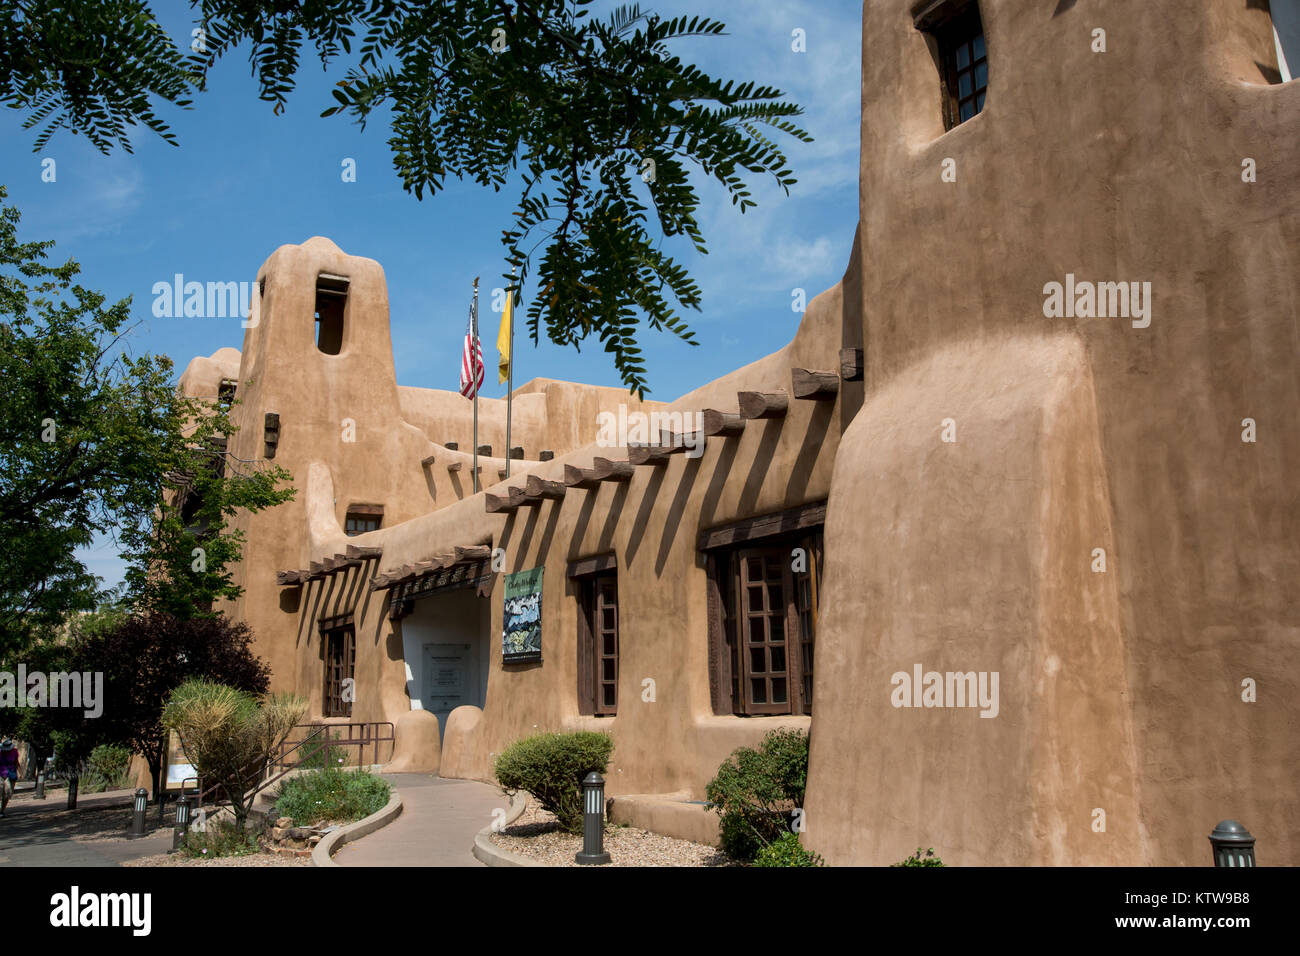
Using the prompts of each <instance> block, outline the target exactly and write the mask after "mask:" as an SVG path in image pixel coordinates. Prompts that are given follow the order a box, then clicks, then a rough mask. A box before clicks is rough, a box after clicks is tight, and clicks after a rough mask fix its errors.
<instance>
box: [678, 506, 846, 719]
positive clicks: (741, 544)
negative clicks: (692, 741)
mask: <svg viewBox="0 0 1300 956" xmlns="http://www.w3.org/2000/svg"><path fill="white" fill-rule="evenodd" d="M825 516H826V504H825V502H819V503H816V504H811V505H803V506H800V507H798V508H792V509H790V510H788V511H784V512H779V513H777V514H772V515H762V516H759V517H756V518H749V519H746V520H744V521H740V522H735V523H733V524H730V525H726V526H723V527H721V528H714V529H711V530H709V531H706V532H704V533H703V534H701V536H700V547H701V549H702V550H704V552H705V554H704V557H705V571H706V578H707V582H708V618H709V645H708V650H709V693H710V698H711V702H712V705H713V712H714V713H715V714H735V715H738V716H777V715H780V716H787V715H800V714H803V715H811V713H812V687H811V685H812V675H813V668H814V665H815V649H816V627H817V608H818V602H819V593H818V589H819V587H820V582H821V577H822V553H823V548H822V528H823V526H824V523H825ZM795 548H803V549H804V550H805V552H806V554H807V556H808V567H807V570H806V571H804V572H795V571H794V570H793V568H792V567H791V561H790V553H791V552H792V551H793V550H794V549H795ZM760 555H761V557H762V559H763V561H764V568H765V569H766V568H767V564H766V562H767V560H768V559H769V558H776V559H777V560H778V561H779V566H780V568H781V569H782V570H781V579H780V587H781V590H782V603H783V605H784V606H783V609H782V610H783V613H782V615H781V617H780V620H781V621H782V625H781V628H782V630H783V642H782V643H783V645H784V646H783V650H784V656H785V662H784V664H785V666H784V670H776V669H770V670H764V671H762V672H761V674H760V673H759V672H756V671H754V669H753V663H754V660H753V652H754V651H755V650H758V649H759V648H760V647H761V649H762V651H763V654H764V662H765V665H766V666H768V667H770V665H771V662H772V657H771V651H772V649H773V648H774V647H775V646H776V645H775V643H774V642H773V641H771V640H770V638H768V639H765V640H764V641H762V642H759V644H757V645H756V644H755V642H754V641H753V640H752V636H753V626H754V625H753V623H752V622H753V621H754V620H755V619H756V618H760V617H767V618H771V617H772V610H773V609H772V608H770V607H767V606H766V603H767V601H768V599H769V597H770V590H769V585H771V584H773V583H775V582H774V581H766V582H765V583H764V584H763V585H762V587H763V592H762V593H763V601H764V607H763V608H761V609H755V608H753V607H752V606H751V605H750V603H749V601H750V595H751V594H752V592H750V591H749V590H748V588H749V587H751V586H756V587H757V586H758V585H753V584H752V582H750V581H749V580H748V573H749V567H748V563H747V560H746V559H747V558H750V557H759V556H760ZM765 634H768V635H770V625H768V626H767V627H766V629H765ZM760 676H761V678H762V679H763V680H765V681H767V684H766V693H765V694H764V695H763V696H764V698H765V699H764V700H763V701H761V702H759V701H755V700H754V699H753V698H754V696H755V695H754V694H753V683H752V682H753V680H755V679H756V677H760ZM774 679H784V680H785V682H786V684H785V698H786V699H785V701H783V702H774V701H772V700H771V698H772V697H773V696H774V695H773V694H772V693H771V690H772V684H771V681H772V680H774Z"/></svg>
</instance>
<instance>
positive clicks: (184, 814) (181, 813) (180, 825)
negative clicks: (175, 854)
mask: <svg viewBox="0 0 1300 956" xmlns="http://www.w3.org/2000/svg"><path fill="white" fill-rule="evenodd" d="M189 829H190V798H189V794H186V793H182V794H181V795H180V799H178V800H177V801H176V827H175V828H174V829H173V830H172V849H173V850H175V849H177V848H179V847H180V845H181V844H182V843H184V842H185V835H186V833H188V832H189Z"/></svg>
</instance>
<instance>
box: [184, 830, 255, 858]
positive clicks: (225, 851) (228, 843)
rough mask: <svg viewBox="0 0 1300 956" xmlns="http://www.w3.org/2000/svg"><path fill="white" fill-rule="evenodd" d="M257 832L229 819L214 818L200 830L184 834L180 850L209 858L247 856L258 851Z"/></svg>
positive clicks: (189, 854)
mask: <svg viewBox="0 0 1300 956" xmlns="http://www.w3.org/2000/svg"><path fill="white" fill-rule="evenodd" d="M260 849H261V848H260V847H259V846H258V843H257V834H256V833H253V832H252V831H250V830H248V829H246V828H245V827H244V826H243V825H241V824H237V823H232V822H231V821H229V820H216V821H214V822H212V823H209V824H207V825H206V826H205V827H204V828H203V829H202V830H199V829H192V830H190V831H189V832H188V833H186V834H185V840H184V842H183V843H182V844H181V852H183V853H184V854H185V855H186V856H189V857H199V858H202V859H205V860H211V859H214V858H216V857H219V856H248V855H250V854H252V853H257V852H259V851H260Z"/></svg>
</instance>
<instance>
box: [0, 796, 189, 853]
mask: <svg viewBox="0 0 1300 956" xmlns="http://www.w3.org/2000/svg"><path fill="white" fill-rule="evenodd" d="M131 794H132V792H131V791H129V790H119V791H115V792H110V793H100V794H85V795H83V796H81V797H80V798H79V799H78V800H77V809H76V810H68V809H66V806H67V799H68V795H67V791H65V790H50V791H48V796H47V797H46V799H45V800H36V799H34V798H33V797H32V795H31V793H30V791H29V792H27V793H24V792H23V791H21V790H20V791H19V792H18V794H17V795H16V796H15V797H14V799H13V800H11V801H10V803H9V807H8V809H7V811H6V812H5V815H4V817H3V818H2V819H0V864H7V865H9V866H121V865H122V864H123V863H124V862H126V861H127V860H134V859H138V858H139V857H142V856H152V855H153V854H155V853H162V852H163V851H165V850H168V849H170V848H171V833H172V831H171V828H170V827H165V828H162V829H159V828H158V808H157V807H156V806H154V805H153V804H150V805H149V813H148V814H147V815H146V817H145V820H146V824H147V829H146V833H147V834H148V835H147V836H143V837H141V838H139V839H138V840H128V839H126V830H127V826H128V825H129V823H130V819H131V813H130V807H131Z"/></svg>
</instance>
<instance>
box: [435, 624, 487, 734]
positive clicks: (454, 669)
mask: <svg viewBox="0 0 1300 956" xmlns="http://www.w3.org/2000/svg"><path fill="white" fill-rule="evenodd" d="M469 649H470V646H469V645H468V644H425V645H424V674H425V681H424V684H425V689H424V709H425V710H428V711H432V712H433V713H434V714H436V715H437V717H438V732H439V734H443V733H445V732H446V729H447V715H448V714H450V713H451V712H452V711H453V710H455V709H456V708H457V707H459V706H461V705H462V704H475V703H478V701H476V700H474V699H473V698H472V696H471V694H472V691H471V689H470V688H471V685H470V679H469V678H470V674H469V670H470V665H471V662H470V657H469Z"/></svg>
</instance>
